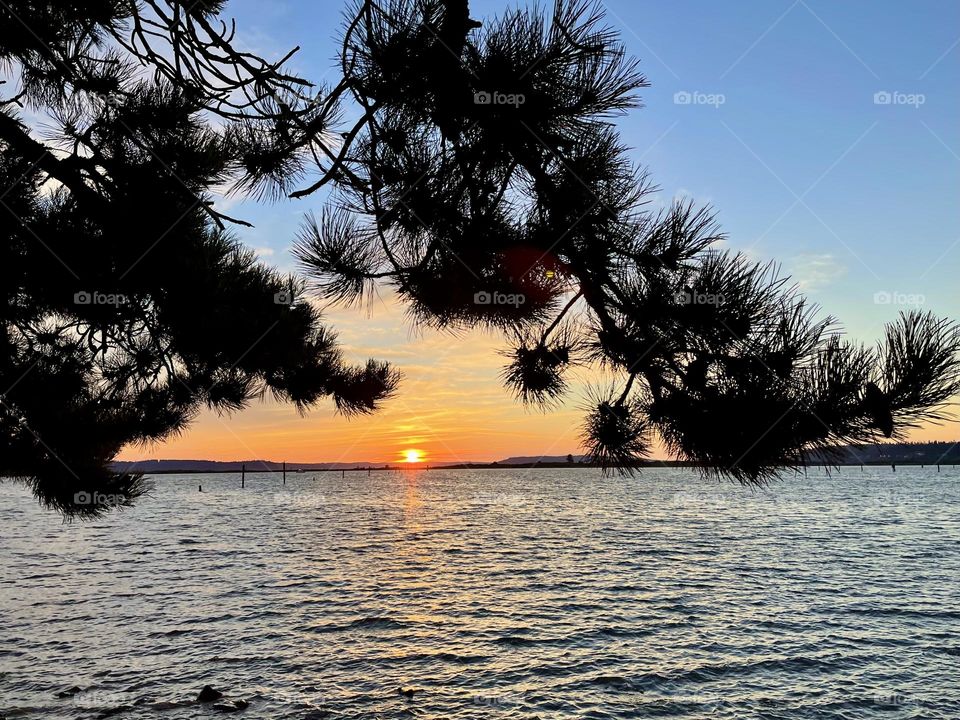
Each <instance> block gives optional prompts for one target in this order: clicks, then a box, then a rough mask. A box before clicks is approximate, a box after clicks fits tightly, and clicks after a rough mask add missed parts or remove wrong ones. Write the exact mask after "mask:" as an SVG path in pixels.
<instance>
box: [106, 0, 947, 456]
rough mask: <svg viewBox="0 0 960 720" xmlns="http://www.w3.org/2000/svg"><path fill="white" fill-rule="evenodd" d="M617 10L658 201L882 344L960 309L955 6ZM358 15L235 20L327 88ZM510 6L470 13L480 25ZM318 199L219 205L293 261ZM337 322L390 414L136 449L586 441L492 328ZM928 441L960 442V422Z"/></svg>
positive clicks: (349, 450) (574, 447)
mask: <svg viewBox="0 0 960 720" xmlns="http://www.w3.org/2000/svg"><path fill="white" fill-rule="evenodd" d="M519 4H520V5H525V4H526V3H519ZM544 4H546V5H549V4H550V3H544ZM602 4H603V6H604V7H605V8H606V11H607V16H608V21H609V23H610V25H611V26H613V27H614V28H616V29H618V30H619V31H620V32H621V33H622V36H623V39H624V41H625V43H626V46H627V50H628V52H629V53H630V54H633V55H635V56H637V57H639V58H640V60H641V68H642V70H643V72H644V73H645V74H646V75H647V77H648V79H649V80H650V82H651V84H652V87H650V88H648V89H646V90H645V91H644V92H643V100H644V104H645V107H644V108H643V109H641V110H637V111H634V112H632V113H631V114H630V115H629V116H628V117H624V118H622V119H621V121H620V127H621V129H622V132H623V135H624V138H625V141H626V142H627V143H628V144H629V145H630V146H631V147H632V148H633V149H634V151H633V159H634V161H635V162H637V163H638V164H643V165H645V166H646V167H648V168H649V170H650V172H651V174H652V177H653V178H654V180H655V181H656V182H657V183H658V184H659V185H660V187H661V188H662V191H661V197H660V201H661V202H664V203H669V201H670V200H671V199H672V198H673V197H677V196H690V197H692V198H694V199H695V200H697V201H698V202H702V203H709V204H711V205H713V206H714V208H715V209H716V211H717V213H718V219H719V221H720V222H721V224H722V225H723V227H724V229H725V231H726V232H727V233H728V235H729V241H728V244H729V246H730V247H732V248H734V249H737V250H742V251H744V252H747V253H749V254H750V255H751V256H752V257H754V258H756V259H757V260H761V261H767V260H775V261H777V262H779V263H781V264H782V267H783V269H784V271H785V272H787V273H789V274H791V275H792V276H793V277H794V279H795V281H796V282H798V283H799V284H800V286H801V287H802V288H803V289H804V291H805V292H806V293H807V295H808V296H809V297H810V298H811V299H813V300H814V301H816V302H817V303H819V304H821V305H822V306H823V307H824V308H825V310H826V311H827V312H829V313H830V314H833V315H836V316H838V317H839V319H840V320H841V321H842V323H843V326H844V327H845V329H846V330H847V332H848V333H849V334H850V336H851V337H853V338H856V339H858V340H861V341H864V342H867V343H871V344H872V343H873V342H875V341H876V340H877V339H878V338H879V337H880V336H881V331H882V326H883V323H884V322H886V321H888V320H891V319H893V318H894V317H895V316H896V314H897V312H898V311H899V310H901V309H909V307H908V306H906V305H905V304H903V303H907V302H909V303H918V304H920V306H921V307H922V308H923V309H930V310H933V311H935V312H937V313H938V314H940V315H945V316H950V317H953V318H960V293H958V291H957V278H958V277H960V212H958V200H960V92H958V89H960V47H958V45H960V3H957V2H956V1H955V0H915V1H914V2H902V0H898V1H896V2H894V1H892V0H846V1H845V2H843V3H836V2H832V1H829V0H806V1H804V0H796V1H793V0H732V1H731V2H724V3H717V2H713V1H710V2H708V1H706V0H680V1H678V2H669V3H665V2H653V1H652V0H605V2H603V3H602ZM345 5H346V0H324V2H315V1H314V0H303V1H300V2H276V1H273V0H271V2H263V1H262V0H258V1H256V2H254V1H253V0H234V1H233V2H231V3H229V5H228V6H227V14H228V15H233V16H235V17H236V18H237V24H238V28H239V31H238V37H239V39H240V42H241V43H242V44H244V45H245V46H246V47H248V48H249V49H251V50H253V51H255V52H258V53H261V54H263V55H265V56H267V57H274V58H279V57H280V56H281V55H282V54H284V53H285V52H286V51H287V50H289V49H290V48H292V47H293V46H296V45H299V46H301V48H302V49H301V52H300V53H299V54H298V55H297V56H296V58H295V60H294V61H293V63H292V65H291V67H292V68H293V69H294V70H296V71H297V72H299V73H300V74H302V75H303V76H305V77H307V78H309V79H311V80H313V81H323V80H324V78H325V77H326V82H328V83H329V82H335V80H336V70H335V69H334V65H333V58H334V56H335V55H336V52H337V49H336V45H335V43H334V38H335V36H336V35H337V34H338V32H339V28H340V25H341V13H342V10H343V8H344V6H345ZM516 5H517V3H510V4H507V3H504V2H499V1H498V0H471V2H470V6H471V15H472V17H474V18H476V19H479V20H483V19H484V17H488V16H490V15H495V14H497V13H498V12H502V10H503V9H505V8H507V7H515V6H516ZM683 93H686V95H684V94H683ZM877 93H888V94H889V95H881V96H880V97H879V100H880V102H877V101H876V99H877ZM708 96H714V97H713V98H709V97H708ZM686 98H694V99H695V102H689V103H684V102H683V100H684V99H686ZM888 98H892V102H889V103H884V102H883V100H884V99H888ZM711 99H712V100H714V101H716V102H714V103H713V104H706V103H704V102H697V101H705V100H711ZM721 101H722V102H721ZM323 201H324V197H323V196H322V195H317V196H314V197H312V198H308V199H305V200H300V201H284V202H279V203H275V204H257V203H255V202H252V201H246V200H243V199H240V198H228V199H226V200H225V201H224V203H221V205H223V206H229V209H230V213H231V214H233V215H235V216H240V217H243V218H245V219H247V220H249V221H250V222H253V223H254V224H255V225H256V227H255V228H254V229H246V228H241V229H240V230H239V231H238V234H239V236H240V237H241V239H242V240H243V241H244V242H245V243H246V244H248V245H249V246H250V247H253V248H256V249H257V250H258V251H259V252H260V254H261V256H262V257H263V259H264V260H265V261H267V262H269V263H271V264H273V265H275V266H277V267H279V268H282V269H285V270H292V269H293V262H292V260H291V257H290V246H291V243H292V241H293V239H294V237H295V235H296V233H297V230H298V228H299V226H300V223H301V221H302V218H303V215H304V213H306V212H310V211H318V210H319V209H320V207H321V206H322V204H323ZM887 300H889V301H890V302H885V301H887ZM898 303H899V304H898ZM326 319H327V322H328V323H329V324H332V325H333V326H334V327H335V328H336V329H337V330H338V331H339V332H340V335H341V339H342V342H343V344H344V350H345V352H346V354H347V355H348V356H349V357H351V358H353V359H355V360H358V361H359V360H363V359H365V358H367V357H368V356H375V357H378V358H382V359H386V360H390V361H392V362H394V363H395V364H396V365H397V366H398V367H399V368H400V369H402V370H403V372H404V373H405V376H406V380H405V382H404V384H403V386H402V388H401V390H400V393H399V395H398V397H397V398H396V399H394V400H392V401H390V402H389V403H388V404H387V406H386V408H385V410H384V411H383V412H381V413H379V414H378V415H376V416H373V417H370V418H361V419H353V420H349V421H348V420H345V419H343V418H341V417H338V416H336V415H334V413H333V409H332V406H321V407H318V408H317V409H315V410H314V411H312V412H311V413H310V414H309V415H307V416H306V417H300V416H299V415H298V414H297V413H296V411H295V410H294V409H293V408H290V407H285V406H282V405H278V404H276V403H274V402H272V401H265V402H263V403H259V404H256V405H254V406H252V407H251V408H249V409H248V410H246V411H244V412H242V413H238V414H235V415H233V416H229V417H218V416H217V415H215V414H212V413H211V414H208V415H204V416H202V417H201V418H200V419H199V420H198V421H197V422H196V423H195V424H194V425H193V426H191V428H190V430H189V431H188V432H187V433H186V434H185V435H184V436H182V437H180V438H176V439H174V440H171V441H168V442H166V443H163V444H157V445H151V446H149V447H146V448H130V449H128V450H127V451H125V452H124V453H123V455H122V457H123V458H125V459H139V458H188V457H190V458H209V459H220V460H228V459H230V460H237V459H252V458H263V459H273V460H290V461H301V462H309V461H325V460H329V461H337V460H341V461H354V460H370V461H396V460H398V459H400V454H401V452H402V451H403V450H405V449H407V448H418V449H421V450H423V451H424V452H425V453H426V458H427V459H428V460H430V461H444V462H446V461H455V460H464V459H470V460H494V459H498V458H502V457H505V456H508V455H540V454H554V455H561V454H566V453H568V452H574V453H575V452H577V451H578V444H579V443H578V427H577V426H578V425H579V422H580V412H579V411H578V409H577V408H578V406H579V404H580V402H581V397H580V394H579V393H578V392H577V391H576V389H575V390H574V392H573V393H572V394H571V396H570V399H569V400H568V402H567V403H566V404H565V405H564V406H563V407H561V408H560V409H558V410H555V411H552V412H548V413H545V414H544V413H539V412H529V411H527V410H524V408H523V407H521V406H520V405H518V404H517V403H515V402H514V401H513V400H512V398H511V397H510V396H509V394H508V393H507V392H506V391H505V390H504V389H503V388H502V387H501V385H500V383H499V381H498V374H499V372H500V368H501V366H502V360H503V359H502V358H501V357H499V356H498V355H497V350H498V349H500V348H501V347H502V343H501V341H500V340H499V339H498V338H497V337H495V336H493V335H491V334H485V333H481V332H476V333H471V334H468V335H461V336H456V337H455V336H451V335H450V334H447V333H439V332H434V331H429V330H427V331H420V330H417V329H416V328H413V327H412V326H411V324H410V323H409V322H408V321H407V320H406V319H405V317H404V314H403V311H402V309H401V308H399V307H397V306H396V305H395V304H393V303H392V302H391V299H390V297H389V296H388V295H383V296H382V298H381V300H380V301H378V302H375V303H374V304H373V305H372V306H371V307H369V308H365V309H363V310H356V309H353V310H343V309H329V310H328V311H327V313H326ZM588 380H591V378H590V377H581V381H588ZM914 437H916V438H918V439H944V440H945V439H950V440H953V439H956V438H958V437H960V426H958V424H957V423H956V422H952V423H950V424H948V425H945V426H941V427H929V428H924V429H922V430H921V431H918V432H917V433H916V434H915V435H914Z"/></svg>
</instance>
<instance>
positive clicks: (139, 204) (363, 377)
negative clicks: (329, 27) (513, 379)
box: [0, 0, 398, 516]
mask: <svg viewBox="0 0 960 720" xmlns="http://www.w3.org/2000/svg"><path fill="white" fill-rule="evenodd" d="M222 5H223V3H211V2H200V3H197V2H190V3H180V2H173V1H172V0H171V1H170V2H152V1H148V2H139V3H131V2H125V1H124V2H119V1H114V2H110V1H108V0H98V1H96V2H89V3H72V4H71V3H36V2H24V1H21V0H6V1H5V2H3V3H0V67H2V69H3V71H4V75H5V77H7V78H8V79H9V81H8V82H5V83H4V84H2V85H0V93H2V94H0V151H2V155H0V195H2V198H0V199H2V205H0V238H2V242H0V279H2V285H0V293H2V297H0V474H3V475H5V476H10V477H14V478H18V479H20V480H22V481H24V482H27V483H28V484H29V485H30V486H31V487H32V488H33V490H34V492H35V494H36V496H37V498H38V499H39V500H40V501H41V502H42V503H44V504H45V505H47V506H49V507H52V508H55V509H57V510H60V511H61V512H63V513H65V514H66V515H71V516H73V515H76V516H96V515H98V514H100V513H102V512H104V511H106V510H109V509H111V508H114V507H123V506H126V505H129V504H130V503H132V502H133V501H134V500H135V499H136V498H137V497H138V496H140V495H142V494H143V492H144V491H145V490H146V486H145V484H144V482H143V480H142V478H140V477H138V476H130V475H123V474H116V473H113V472H111V471H110V470H109V462H110V460H111V459H112V458H113V457H114V456H115V455H116V454H117V453H118V452H119V451H120V450H121V448H123V447H124V446H126V445H128V444H131V443H148V442H152V441H156V440H160V439H163V438H167V437H170V436H171V435H174V434H176V433H179V432H182V431H183V430H184V429H185V428H186V427H187V425H188V424H189V423H190V421H191V420H192V419H193V418H194V417H195V415H196V414H197V412H199V410H200V409H201V408H202V407H209V408H212V409H215V410H217V411H219V412H230V411H234V410H239V409H241V408H243V407H246V406H247V405H248V404H249V403H250V402H251V401H252V400H254V399H256V398H259V397H261V396H263V395H264V394H265V393H267V392H269V393H271V394H272V395H273V396H275V397H277V398H278V399H280V400H282V401H285V402H291V403H294V404H295V405H296V406H297V407H298V408H299V409H300V410H306V409H307V408H309V407H312V406H314V405H316V404H317V403H319V402H321V401H322V400H323V399H325V398H331V399H332V400H333V403H334V405H335V407H336V408H337V410H338V411H340V412H342V413H344V414H356V413H367V412H372V411H374V410H376V409H377V407H378V406H379V404H380V403H381V402H382V401H383V400H384V399H385V398H387V397H389V396H390V395H391V394H392V393H393V392H394V390H395V389H396V386H397V382H398V375H397V373H396V371H394V370H393V369H392V368H390V367H389V366H387V365H386V364H384V363H380V362H376V361H373V360H370V361H369V362H368V363H367V364H365V365H361V366H359V367H353V366H351V365H349V364H348V363H347V362H346V361H345V360H344V358H343V356H342V354H341V352H340V350H339V348H338V346H337V343H336V338H335V336H334V334H333V333H331V332H329V331H328V330H327V329H326V328H324V327H323V326H322V325H321V323H320V316H319V314H318V312H317V310H316V309H315V308H314V307H313V306H311V305H310V304H309V303H308V302H305V300H304V298H305V290H304V285H303V281H302V280H300V279H298V278H293V277H287V276H284V275H281V274H279V273H277V272H276V271H274V270H273V269H271V268H269V267H267V266H265V265H264V264H262V263H261V262H259V261H258V260H257V259H256V257H255V256H254V254H253V253H252V252H251V251H249V250H245V249H244V248H243V247H242V246H241V245H240V244H239V242H238V241H237V240H236V238H235V237H234V236H233V235H232V234H231V233H230V232H229V231H228V230H227V229H226V225H227V224H228V223H231V222H241V221H236V220H234V219H232V218H229V217H227V216H226V215H224V214H222V213H220V212H218V211H217V210H216V209H215V208H214V206H213V201H212V192H213V189H214V188H218V187H224V186H228V185H231V184H232V185H234V186H236V187H239V188H241V189H246V190H252V191H254V192H260V193H262V194H268V195H269V194H276V193H278V192H280V193H286V192H288V191H290V190H292V189H293V183H294V182H296V180H297V179H298V177H299V173H300V172H301V169H302V168H304V167H305V166H306V165H307V161H308V160H309V165H310V166H311V167H313V165H314V164H316V163H321V164H322V163H323V158H327V159H330V158H331V157H332V156H333V153H334V150H332V149H331V148H329V147H327V146H326V144H325V142H326V136H327V133H328V123H330V122H333V121H334V120H335V118H336V114H337V104H338V99H337V95H338V93H343V92H344V91H345V89H346V87H345V86H343V87H341V88H340V90H334V91H332V92H331V93H330V94H324V96H323V97H317V96H316V95H313V96H308V94H307V93H306V90H307V89H309V87H310V86H309V84H308V83H307V82H306V81H305V80H302V79H300V78H297V77H295V76H293V75H291V74H289V73H288V72H287V71H285V70H284V69H283V64H284V63H283V62H280V63H274V62H268V61H266V60H263V59H262V58H258V57H256V56H255V55H253V54H251V53H247V52H242V51H240V50H238V49H236V48H235V47H234V46H233V45H232V36H233V29H232V27H230V26H228V25H226V24H223V23H221V21H220V20H219V19H218V15H217V14H218V12H219V10H220V9H221V6H222ZM22 109H27V110H29V111H30V112H31V113H32V114H34V115H36V114H39V115H40V116H45V117H46V118H47V119H48V121H47V122H45V123H43V124H39V123H38V124H37V125H36V126H34V127H28V126H27V124H26V123H25V122H24V121H23V120H21V119H20V118H21V116H20V113H21V110H22ZM337 179H338V180H340V181H341V182H347V181H349V175H348V174H343V173H341V174H338V175H337Z"/></svg>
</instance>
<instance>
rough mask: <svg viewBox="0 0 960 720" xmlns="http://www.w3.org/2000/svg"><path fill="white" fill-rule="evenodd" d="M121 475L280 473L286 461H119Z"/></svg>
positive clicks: (319, 466) (345, 466)
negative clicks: (131, 473)
mask: <svg viewBox="0 0 960 720" xmlns="http://www.w3.org/2000/svg"><path fill="white" fill-rule="evenodd" d="M384 465H385V463H371V462H352V463H287V472H288V473H295V472H298V471H300V470H303V471H308V470H312V471H315V472H316V471H322V470H365V469H367V468H382V467H384ZM112 467H113V469H114V470H117V471H118V472H138V473H147V474H151V473H219V472H222V473H227V472H240V471H241V470H242V469H243V468H244V467H246V469H247V472H280V471H281V470H283V463H282V462H273V461H271V460H238V461H236V462H222V461H219V460H138V461H131V462H126V461H118V462H114V463H112Z"/></svg>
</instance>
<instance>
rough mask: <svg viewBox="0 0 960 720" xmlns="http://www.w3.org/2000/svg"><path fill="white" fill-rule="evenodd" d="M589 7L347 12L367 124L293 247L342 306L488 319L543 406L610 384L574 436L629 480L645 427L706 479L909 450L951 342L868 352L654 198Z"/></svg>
mask: <svg viewBox="0 0 960 720" xmlns="http://www.w3.org/2000/svg"><path fill="white" fill-rule="evenodd" d="M602 22H603V18H602V13H601V11H600V10H599V6H598V5H594V4H591V3H589V2H583V1H581V0H557V2H556V3H555V5H554V8H553V11H552V13H551V14H550V15H549V16H548V15H545V14H544V13H543V12H542V11H539V10H516V11H510V12H507V14H506V15H504V16H502V17H500V18H498V19H494V20H492V21H490V22H485V23H484V24H483V25H482V27H481V29H479V30H478V29H477V28H478V26H480V23H478V22H476V21H474V20H471V19H470V16H469V12H468V3H467V0H390V1H389V2H387V1H383V2H375V1H374V0H360V1H359V2H357V3H355V5H354V12H352V13H351V14H350V15H349V19H348V22H347V25H346V27H345V31H344V34H343V44H342V57H341V63H342V71H343V76H344V80H343V83H342V84H341V86H340V87H346V88H347V89H348V91H349V93H350V95H351V96H352V98H353V100H354V101H355V105H356V107H357V113H358V120H357V121H356V123H355V124H354V125H353V126H352V127H351V129H350V131H349V132H348V133H346V134H345V138H344V139H345V142H344V143H343V145H342V146H341V149H340V151H339V152H338V154H337V162H336V164H335V165H334V167H333V168H332V169H331V170H329V171H328V172H325V173H324V174H323V175H322V176H321V177H320V178H319V179H318V180H317V182H316V183H314V184H312V185H310V186H308V187H305V188H304V189H302V190H300V191H297V192H296V193H294V195H295V196H303V195H305V194H309V193H311V192H313V191H315V190H316V189H317V188H319V187H321V186H322V185H324V184H326V183H329V182H334V183H335V184H336V186H337V189H338V191H339V192H338V195H337V198H336V200H335V202H334V203H333V204H331V205H330V206H329V207H328V208H327V209H326V210H325V212H324V213H323V215H322V216H321V217H320V218H319V219H314V220H311V221H310V222H309V223H308V224H307V225H306V227H305V228H304V231H303V233H302V236H301V238H300V240H299V244H298V247H297V251H296V252H297V255H298V257H299V259H300V261H301V262H302V264H303V266H304V267H305V268H306V269H307V271H308V272H310V273H311V274H312V276H313V278H314V279H315V281H316V285H317V288H318V289H319V292H320V294H321V295H322V296H323V297H324V298H326V299H328V300H332V301H338V302H354V301H357V300H362V299H363V297H364V296H365V294H367V293H369V292H371V291H372V289H373V288H374V287H375V286H376V285H377V284H387V285H389V286H392V287H393V288H394V289H395V290H396V292H397V293H398V295H399V297H400V298H401V300H402V302H404V303H405V304H406V305H407V307H408V308H409V309H410V311H411V313H412V315H413V316H414V317H415V318H416V319H417V320H418V321H420V322H422V323H427V324H430V325H434V326H437V327H444V328H451V329H454V330H457V329H462V328H470V327H477V326H487V327H494V328H499V329H502V330H503V331H505V333H506V335H507V336H508V337H509V338H511V341H512V343H513V344H512V347H511V349H510V350H509V351H508V354H509V356H510V362H509V364H508V366H507V368H506V370H505V373H504V378H505V381H506V384H507V385H508V386H509V387H510V388H512V389H513V390H514V391H515V392H516V393H517V395H518V396H519V398H520V399H521V400H523V401H524V402H528V403H534V404H539V405H549V404H550V403H552V402H554V401H556V400H557V399H558V398H559V397H560V396H561V395H562V393H563V392H564V391H565V390H566V388H567V379H566V377H567V373H568V371H569V370H570V369H571V368H573V367H574V366H576V365H578V364H583V363H599V364H602V365H604V366H607V367H608V368H612V369H613V370H615V371H617V372H618V373H619V375H620V377H621V378H622V380H621V382H620V384H619V386H617V387H614V388H612V389H605V390H597V391H596V393H595V396H594V397H592V398H591V402H590V404H589V407H588V408H587V415H586V421H585V436H586V437H585V442H586V445H587V448H588V450H589V454H590V455H591V456H592V457H593V459H595V460H597V461H599V462H601V463H603V464H605V465H607V466H621V467H627V468H629V467H631V466H634V465H635V464H637V463H638V462H639V461H640V460H641V459H642V458H644V457H645V455H646V454H647V452H648V448H649V447H650V442H651V438H652V436H653V435H654V434H655V433H656V434H659V436H660V437H661V438H662V439H663V440H664V441H665V443H666V445H667V447H668V448H669V449H670V450H672V451H673V452H674V453H676V454H677V455H678V456H679V457H681V458H683V459H686V460H690V461H693V462H695V463H697V464H699V465H701V466H702V467H703V468H704V471H705V472H710V473H716V474H719V475H724V476H730V477H733V478H735V479H738V480H740V481H742V482H763V481H764V480H765V479H767V478H769V477H771V476H773V475H775V474H776V472H777V470H778V468H779V467H783V466H792V465H797V464H800V463H802V462H804V458H805V456H806V455H807V454H808V453H811V452H814V451H820V452H829V451H830V448H831V447H832V446H834V445H836V444H838V443H864V442H874V441H876V440H878V439H879V438H881V437H901V436H902V434H903V432H904V429H906V428H909V427H911V426H913V425H915V424H917V423H918V422H921V421H927V420H938V419H942V418H943V417H944V412H945V408H946V405H947V403H948V401H949V400H950V399H951V398H952V397H953V396H955V395H956V394H957V392H958V390H960V362H958V348H960V333H958V330H957V327H956V325H955V324H954V323H952V322H949V321H946V320H942V319H938V318H936V317H934V316H933V315H931V314H919V313H907V314H902V315H901V316H900V317H899V319H897V320H894V321H893V322H892V323H891V324H890V325H889V326H888V327H887V329H886V336H885V339H884V340H883V341H882V342H881V343H879V345H878V346H877V347H876V348H875V349H869V348H865V347H862V346H860V345H858V344H855V343H852V342H850V341H848V340H846V339H844V338H843V337H842V335H841V333H840V332H839V329H838V326H837V323H836V321H835V320H834V319H833V318H830V317H821V316H819V313H818V309H817V308H815V307H812V306H811V305H810V304H809V303H808V302H807V301H806V300H805V299H804V298H803V297H802V296H800V295H799V294H798V293H797V292H796V290H795V288H794V287H792V286H791V285H790V284H789V281H788V278H785V277H783V276H781V275H780V274H779V272H778V270H777V269H776V268H775V267H774V266H771V265H757V264H753V263H751V262H749V261H748V260H747V259H746V258H744V257H743V256H742V255H739V254H736V253H731V252H721V251H718V250H717V249H715V247H714V245H715V243H716V241H717V240H719V239H721V238H722V235H721V233H720V231H719V229H718V228H717V226H716V224H715V222H714V219H713V216H712V214H711V212H710V210H709V209H707V208H697V207H694V206H693V205H692V204H689V203H678V204H674V205H673V206H672V207H670V208H669V209H667V210H664V211H661V212H654V211H651V210H650V209H649V208H648V207H647V203H648V201H649V199H650V194H651V193H652V192H653V191H654V188H653V187H652V185H651V183H650V181H649V180H648V178H647V176H646V174H645V173H644V172H643V171H641V170H638V169H636V168H634V167H633V166H632V165H631V163H630V162H629V160H628V155H627V151H626V149H625V148H624V147H623V145H622V144H621V141H620V138H619V136H618V133H617V131H616V129H615V127H614V126H613V124H612V120H611V118H612V117H613V116H614V115H615V114H617V113H620V112H622V111H625V110H627V109H629V108H632V107H636V106H637V105H638V100H637V95H636V93H637V90H638V89H640V88H642V87H644V86H645V85H646V81H645V79H644V77H643V76H642V75H641V74H640V73H639V72H638V69H637V65H636V63H635V62H634V61H631V60H629V59H628V58H627V56H626V55H625V52H624V48H623V46H622V44H621V43H620V41H619V39H618V37H617V36H616V34H615V33H614V32H612V31H610V30H609V29H607V28H605V27H604V26H603V25H602Z"/></svg>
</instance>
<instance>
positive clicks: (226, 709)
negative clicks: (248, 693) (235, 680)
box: [213, 699, 250, 713]
mask: <svg viewBox="0 0 960 720" xmlns="http://www.w3.org/2000/svg"><path fill="white" fill-rule="evenodd" d="M248 707H250V703H249V702H247V701H246V700H243V699H241V700H233V701H232V702H222V703H217V704H216V705H214V706H213V709H214V710H216V711H217V712H222V713H234V712H237V711H239V710H246V709H247V708H248Z"/></svg>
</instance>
